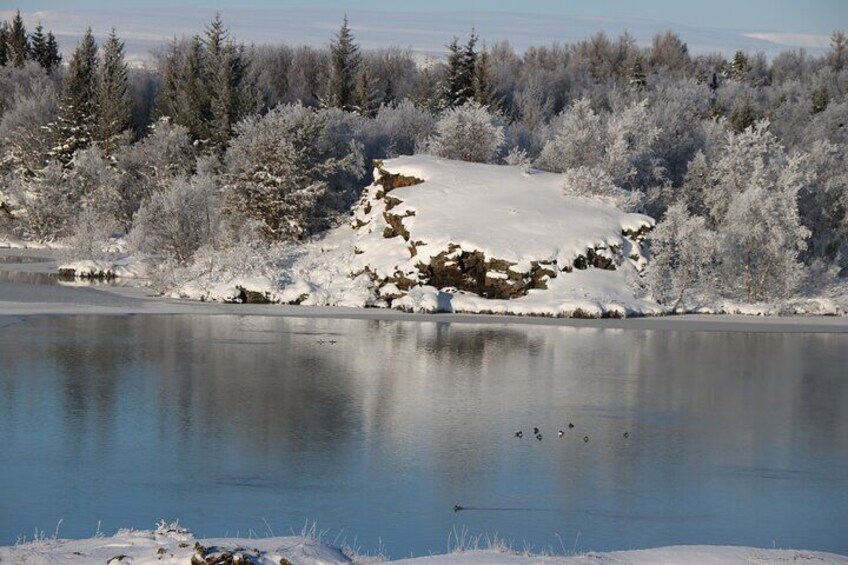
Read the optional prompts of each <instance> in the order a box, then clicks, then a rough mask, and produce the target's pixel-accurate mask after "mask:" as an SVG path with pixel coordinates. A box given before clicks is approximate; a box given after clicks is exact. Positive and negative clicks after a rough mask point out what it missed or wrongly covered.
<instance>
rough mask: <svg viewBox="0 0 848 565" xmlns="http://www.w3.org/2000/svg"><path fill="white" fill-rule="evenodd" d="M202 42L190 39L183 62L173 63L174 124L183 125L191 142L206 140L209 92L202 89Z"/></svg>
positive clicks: (204, 79)
mask: <svg viewBox="0 0 848 565" xmlns="http://www.w3.org/2000/svg"><path fill="white" fill-rule="evenodd" d="M203 58H204V53H203V43H202V41H201V40H200V38H199V37H197V36H195V37H194V38H192V41H191V44H190V45H189V49H188V53H187V54H186V57H185V60H184V61H183V60H181V59H180V58H178V59H177V60H176V61H175V65H176V70H177V72H178V73H179V74H178V76H177V78H176V81H177V87H176V93H175V96H176V98H175V106H174V108H173V115H172V116H171V117H173V118H174V122H175V123H176V124H178V125H181V126H185V127H186V128H188V131H189V132H190V133H191V136H192V138H193V139H195V140H207V139H209V136H210V132H209V121H210V114H211V111H210V105H209V99H210V92H209V91H208V89H207V87H206V76H205V69H204V63H203Z"/></svg>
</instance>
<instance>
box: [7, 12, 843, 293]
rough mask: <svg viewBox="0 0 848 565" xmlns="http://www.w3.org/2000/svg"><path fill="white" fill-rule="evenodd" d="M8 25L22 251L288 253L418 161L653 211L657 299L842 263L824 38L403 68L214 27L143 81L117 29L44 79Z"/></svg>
mask: <svg viewBox="0 0 848 565" xmlns="http://www.w3.org/2000/svg"><path fill="white" fill-rule="evenodd" d="M20 20H21V18H20V15H19V14H18V15H17V16H16V17H15V18H14V19H13V20H12V22H11V24H6V23H4V24H3V25H2V26H0V38H3V41H2V42H0V45H2V47H0V62H3V67H2V68H0V86H1V87H2V88H0V174H2V184H0V200H2V201H3V202H4V203H5V204H6V209H7V210H9V212H7V213H6V214H5V215H0V222H3V223H4V224H5V227H4V226H3V225H0V229H5V230H7V231H10V232H13V233H14V234H15V235H18V236H21V237H28V238H32V239H38V240H60V239H61V240H67V241H71V242H73V244H74V245H76V246H77V247H79V248H81V249H84V250H87V252H90V253H97V252H98V251H97V250H98V249H102V248H103V243H104V241H107V240H109V239H110V238H111V237H113V236H116V235H121V234H123V235H125V236H127V238H126V239H127V241H129V242H131V244H132V245H135V246H136V249H137V250H140V251H144V252H148V253H165V254H166V255H167V257H168V260H169V261H175V262H177V263H180V264H186V263H190V262H191V261H192V257H193V255H194V254H195V252H196V251H197V250H198V249H200V248H201V247H204V246H205V247H209V246H212V247H225V246H227V245H230V244H232V243H233V242H239V241H255V242H280V241H292V242H297V241H301V240H303V239H304V238H308V237H310V236H311V235H313V234H315V233H317V232H319V231H321V230H323V229H326V228H328V227H330V226H332V225H335V224H336V223H338V222H339V221H341V220H342V219H343V218H344V215H345V213H346V212H347V210H348V209H349V207H350V205H351V204H352V203H353V202H354V201H355V200H356V199H357V198H358V197H359V194H360V191H361V188H362V186H363V185H364V183H365V182H366V181H365V179H366V176H367V172H368V168H369V163H370V161H371V160H372V159H376V158H384V157H391V156H395V155H400V154H411V153H415V152H428V153H432V154H436V155H440V156H444V157H447V158H452V159H462V160H467V161H476V162H490V163H505V164H511V165H520V166H524V167H528V168H537V169H541V170H547V171H553V172H559V173H562V174H563V190H564V191H565V192H566V193H568V194H574V195H578V196H592V197H595V198H603V199H607V200H609V201H610V202H613V203H615V204H616V205H618V206H620V207H622V208H625V209H629V210H635V211H641V212H645V213H647V214H650V215H652V216H654V217H656V218H658V219H660V220H661V222H660V225H659V226H658V228H657V230H656V233H655V235H654V237H653V238H652V244H651V245H652V254H653V258H654V260H653V266H652V268H651V271H650V273H649V274H648V277H647V279H646V280H647V283H648V284H649V285H650V288H649V290H650V292H651V293H652V294H653V295H654V296H655V297H657V298H658V299H660V300H661V301H663V302H665V303H668V304H670V305H679V304H682V303H684V302H686V301H689V302H691V301H692V300H695V299H696V298H697V297H698V296H702V295H712V296H715V295H721V296H727V297H733V298H736V299H743V300H748V301H755V300H766V299H772V298H780V297H787V296H791V295H794V294H797V293H799V292H819V291H821V289H822V288H824V287H826V286H827V285H828V284H831V283H833V282H834V281H836V280H837V278H838V276H839V274H840V272H842V273H843V274H844V273H845V272H846V270H847V269H848V172H846V171H848V167H846V162H845V160H846V157H845V156H846V148H848V136H847V135H846V127H845V124H846V121H848V100H846V90H848V40H846V36H845V34H844V33H843V32H841V31H837V32H834V34H833V36H832V40H831V47H830V49H829V50H828V51H827V52H826V53H823V54H821V55H812V54H810V53H808V52H806V51H805V50H803V49H799V50H795V51H786V52H784V53H782V54H780V55H778V56H776V57H774V58H773V59H772V60H768V59H767V58H766V57H765V55H764V54H762V53H746V52H743V51H739V52H737V53H735V55H734V56H733V57H732V58H730V59H726V58H725V57H724V56H722V55H721V54H718V53H712V54H702V55H692V54H691V53H690V52H689V49H688V47H687V45H686V44H685V43H684V42H683V40H682V39H681V38H680V37H679V36H677V35H676V34H674V33H672V32H666V33H661V34H658V35H656V36H655V37H654V38H653V40H652V42H651V44H650V45H649V46H644V47H642V46H639V45H638V44H637V43H636V41H635V40H634V39H633V38H632V36H629V35H628V34H626V33H625V34H622V35H621V36H619V37H618V38H609V37H607V36H606V35H605V34H603V33H597V34H595V35H593V36H592V37H590V38H588V39H586V40H584V41H579V42H576V43H573V44H555V45H550V46H539V47H534V48H530V49H528V50H527V51H525V52H524V53H520V54H519V53H516V52H515V50H514V49H512V47H511V46H510V45H509V44H508V43H507V42H498V43H494V44H492V45H490V46H486V45H485V44H481V40H480V38H479V37H478V36H477V34H476V33H475V32H474V31H473V30H472V32H471V33H470V34H469V36H468V37H467V39H466V40H463V41H461V40H460V39H459V38H454V39H453V40H452V41H450V43H449V44H448V45H447V56H446V57H445V58H444V59H439V60H434V59H427V60H425V61H421V60H417V59H416V56H415V54H414V53H412V52H411V51H409V50H404V49H399V48H389V49H379V50H370V51H369V50H363V49H361V48H360V47H359V46H358V45H357V43H356V39H355V37H354V34H353V32H352V30H351V27H350V25H349V23H348V21H347V20H346V19H345V20H344V22H343V23H342V25H341V28H340V29H339V31H338V33H337V34H335V36H334V37H333V38H332V39H331V41H330V42H329V45H328V46H327V47H324V48H312V47H305V46H289V45H285V44H280V45H264V46H250V47H248V46H245V45H244V44H242V43H240V42H238V41H237V40H236V39H235V38H233V37H232V35H231V33H230V32H229V30H228V29H227V28H226V26H225V25H224V23H223V21H222V19H221V18H220V16H215V17H214V18H213V19H212V21H211V22H210V23H209V24H208V25H207V26H206V28H205V29H204V30H202V32H201V33H199V34H198V35H196V36H193V37H190V38H182V39H174V40H173V41H171V42H170V43H169V44H168V45H167V46H165V47H163V48H161V49H158V50H157V51H156V52H155V53H154V54H153V60H154V61H155V65H154V68H152V69H151V68H143V67H138V68H135V67H130V66H128V65H127V63H126V61H125V57H124V48H123V43H122V42H121V40H120V38H119V37H118V36H117V34H116V33H115V31H114V30H113V31H112V33H111V34H110V35H109V36H108V37H107V38H106V39H105V41H104V43H103V45H102V46H98V44H97V42H96V40H95V38H94V36H93V34H92V33H91V30H88V31H87V32H86V33H85V34H84V36H83V38H82V40H81V41H80V42H79V44H78V45H77V46H76V48H75V50H74V51H73V53H72V55H71V57H70V58H69V60H68V61H67V64H66V65H61V64H59V63H60V61H61V59H60V58H59V56H58V49H57V47H56V45H55V43H56V42H55V38H53V36H52V33H50V32H48V33H47V35H46V36H45V35H44V33H43V30H41V27H40V26H39V28H37V29H36V31H35V32H34V33H32V34H27V33H26V30H25V29H24V27H23V23H22V22H21V21H20ZM39 37H41V38H42V39H38V38H39ZM37 45H52V47H50V48H49V49H48V50H47V51H44V52H49V53H52V54H53V55H51V56H49V57H46V58H45V57H43V56H41V55H38V54H37V53H42V51H43V49H44V48H43V47H38V48H37V47H36V46H37ZM46 62H49V64H47V63H46ZM165 263H167V261H166V262H165Z"/></svg>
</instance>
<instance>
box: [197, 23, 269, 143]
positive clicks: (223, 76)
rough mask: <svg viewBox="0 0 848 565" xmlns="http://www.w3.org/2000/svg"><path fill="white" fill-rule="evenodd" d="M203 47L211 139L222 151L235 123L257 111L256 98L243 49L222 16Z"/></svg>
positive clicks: (208, 31) (208, 29) (214, 24)
mask: <svg viewBox="0 0 848 565" xmlns="http://www.w3.org/2000/svg"><path fill="white" fill-rule="evenodd" d="M203 44H204V47H205V68H204V74H203V75H202V79H204V80H205V81H206V86H207V92H208V93H209V140H210V141H211V142H212V144H213V146H215V147H219V148H220V147H222V146H223V145H224V144H226V143H227V142H228V141H229V139H230V136H231V135H232V129H233V127H234V126H235V124H236V123H238V122H239V121H240V120H241V119H242V118H243V117H245V116H247V115H248V114H250V113H251V112H253V111H254V110H255V109H256V96H255V94H254V88H253V83H252V81H251V76H250V68H249V67H250V62H249V60H248V58H247V55H246V54H245V50H244V46H243V45H240V44H239V45H236V44H235V43H234V42H233V41H232V40H231V39H230V37H229V31H228V30H227V28H225V27H224V24H223V22H222V20H221V16H220V14H216V15H215V19H213V20H212V23H211V24H210V25H209V27H207V28H206V37H205V38H204V42H203Z"/></svg>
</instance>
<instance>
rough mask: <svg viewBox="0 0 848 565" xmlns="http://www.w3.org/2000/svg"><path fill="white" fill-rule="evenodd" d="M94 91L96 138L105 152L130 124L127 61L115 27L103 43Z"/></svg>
mask: <svg viewBox="0 0 848 565" xmlns="http://www.w3.org/2000/svg"><path fill="white" fill-rule="evenodd" d="M99 83H100V84H99V93H98V102H99V104H98V117H97V140H98V141H100V142H101V143H102V144H103V150H104V152H105V153H106V154H107V155H108V154H110V153H112V151H114V149H115V148H116V146H117V140H118V136H119V135H120V134H121V132H123V131H124V130H125V129H127V128H128V127H129V124H130V99H129V92H128V88H127V64H126V61H124V42H123V41H121V40H120V39H118V36H117V35H116V33H115V30H114V29H112V32H111V33H110V34H109V38H108V39H107V40H106V43H105V44H104V45H103V67H102V69H101V71H100V81H99Z"/></svg>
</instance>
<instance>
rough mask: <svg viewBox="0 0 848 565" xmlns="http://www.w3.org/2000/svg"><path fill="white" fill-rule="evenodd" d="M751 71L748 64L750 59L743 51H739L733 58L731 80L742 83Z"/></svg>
mask: <svg viewBox="0 0 848 565" xmlns="http://www.w3.org/2000/svg"><path fill="white" fill-rule="evenodd" d="M750 69H751V66H750V64H749V63H748V57H747V56H746V55H745V53H744V52H742V51H737V52H736V55H734V56H733V61H732V62H731V63H730V78H731V79H733V80H738V81H742V80H745V78H746V77H747V76H748V71H749V70H750Z"/></svg>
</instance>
